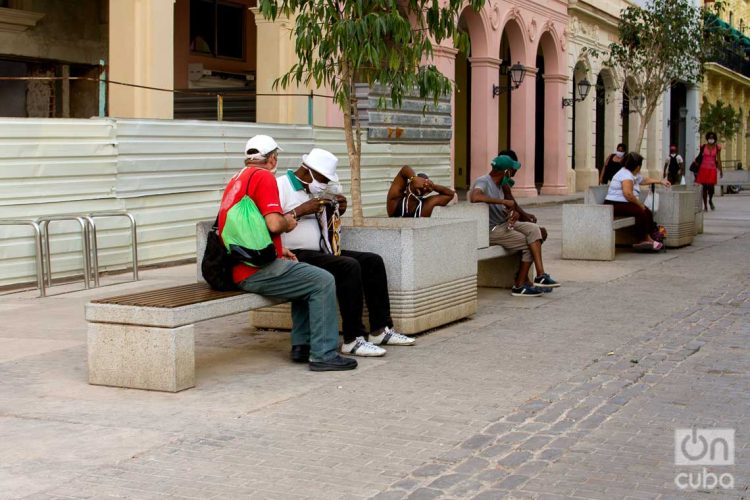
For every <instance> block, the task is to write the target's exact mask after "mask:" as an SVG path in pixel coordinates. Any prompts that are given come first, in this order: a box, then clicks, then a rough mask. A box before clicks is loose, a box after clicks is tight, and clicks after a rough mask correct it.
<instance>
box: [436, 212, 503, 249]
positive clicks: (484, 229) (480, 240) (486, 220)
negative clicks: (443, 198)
mask: <svg viewBox="0 0 750 500" xmlns="http://www.w3.org/2000/svg"><path fill="white" fill-rule="evenodd" d="M432 216H433V217H435V218H441V219H464V220H468V221H472V222H473V223H475V224H476V228H477V248H486V247H488V246H490V231H489V228H490V207H489V206H488V205H487V204H486V203H471V202H465V201H459V202H458V203H455V204H453V205H448V206H446V207H435V208H434V209H433V210H432Z"/></svg>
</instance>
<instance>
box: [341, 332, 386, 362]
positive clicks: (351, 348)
mask: <svg viewBox="0 0 750 500" xmlns="http://www.w3.org/2000/svg"><path fill="white" fill-rule="evenodd" d="M385 352H386V351H385V349H383V348H382V347H378V346H376V345H375V344H373V343H372V342H368V341H366V340H365V338H364V337H357V338H356V339H354V340H353V341H352V342H349V343H348V344H341V353H342V354H350V355H352V356H364V357H379V356H385Z"/></svg>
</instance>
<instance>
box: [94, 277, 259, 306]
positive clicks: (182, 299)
mask: <svg viewBox="0 0 750 500" xmlns="http://www.w3.org/2000/svg"><path fill="white" fill-rule="evenodd" d="M242 293H245V292H243V291H241V290H236V291H231V292H217V291H216V290H213V289H212V288H211V287H210V286H208V284H207V283H191V284H189V285H180V286H174V287H170V288H160V289H158V290H147V291H145V292H138V293H131V294H128V295H119V296H116V297H107V298H104V299H98V300H92V301H91V302H94V303H97V304H118V305H124V306H139V307H163V308H167V309H171V308H175V307H182V306H188V305H191V304H198V303H201V302H208V301H211V300H217V299H223V298H226V297H232V296H234V295H239V294H242Z"/></svg>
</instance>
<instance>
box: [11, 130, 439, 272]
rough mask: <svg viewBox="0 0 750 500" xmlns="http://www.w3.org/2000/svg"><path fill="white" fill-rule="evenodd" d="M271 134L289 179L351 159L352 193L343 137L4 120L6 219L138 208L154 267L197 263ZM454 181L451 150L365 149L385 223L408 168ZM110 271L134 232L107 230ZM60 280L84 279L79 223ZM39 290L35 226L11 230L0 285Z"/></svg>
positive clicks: (373, 204)
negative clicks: (200, 226) (255, 150)
mask: <svg viewBox="0 0 750 500" xmlns="http://www.w3.org/2000/svg"><path fill="white" fill-rule="evenodd" d="M259 133H265V134H268V135H271V136H273V137H274V138H276V140H277V142H278V143H279V145H280V146H281V147H282V148H283V149H284V151H283V153H282V154H281V156H280V158H279V166H278V173H279V174H280V175H281V174H283V173H284V172H285V171H286V169H287V168H292V169H294V168H296V167H297V166H299V164H300V163H301V157H302V155H303V154H304V153H306V152H307V151H309V150H310V148H312V147H313V146H318V147H322V148H326V149H329V150H330V151H332V152H333V153H334V154H336V155H337V156H338V157H339V160H340V163H339V165H340V177H341V180H342V185H343V188H344V190H345V192H346V193H347V194H348V192H349V179H350V175H349V170H348V165H349V160H348V156H347V153H346V144H345V142H344V134H343V130H341V129H328V128H316V129H313V128H311V127H308V126H300V125H267V124H242V123H220V122H204V121H177V120H175V121H169V120H119V119H92V120H54V119H52V120H50V119H38V120H37V119H0V217H2V218H17V217H38V216H42V215H52V214H63V213H85V212H91V211H98V210H122V209H125V210H128V211H129V212H131V213H132V214H133V215H134V216H135V219H136V221H137V223H138V240H139V244H138V253H139V262H140V263H141V264H142V265H149V264H157V263H168V262H174V261H179V260H185V259H192V258H195V224H196V222H198V221H201V220H207V219H212V218H213V217H215V215H216V211H217V209H218V204H219V199H220V196H221V192H222V190H223V188H224V185H225V183H226V182H227V180H228V179H229V177H231V176H232V175H233V174H234V173H235V172H237V170H239V169H240V168H242V166H243V149H244V145H245V141H247V139H248V138H249V137H251V136H253V135H255V134H259ZM404 164H409V165H411V166H413V167H414V168H415V169H416V170H417V171H424V172H427V173H428V174H429V175H430V177H432V178H433V179H434V180H435V181H436V182H438V183H443V184H448V183H449V180H450V148H449V146H448V145H434V144H433V145H415V144H408V145H406V144H404V145H401V144H389V143H380V144H367V143H363V158H362V179H363V182H362V187H363V193H364V195H363V203H364V209H365V215H367V216H384V215H385V194H386V192H387V190H388V187H389V186H390V181H391V179H392V178H393V177H394V176H395V175H396V172H398V170H399V169H400V168H401V166H402V165H404ZM97 228H98V229H99V231H98V236H99V238H98V243H99V257H100V269H101V270H118V269H123V268H125V267H127V266H129V263H130V253H129V250H128V245H129V231H128V229H127V227H126V224H124V221H123V220H120V219H102V220H101V221H98V222H97ZM51 233H52V244H51V246H52V253H53V260H52V267H53V270H54V272H55V276H56V277H58V276H70V275H75V274H81V272H82V271H81V269H82V262H81V258H80V246H81V245H80V238H79V236H78V233H77V232H76V225H75V223H70V222H57V223H54V225H53V226H52V230H51ZM34 281H35V267H34V245H33V241H32V239H31V237H30V230H29V228H12V227H0V287H2V286H6V285H12V284H18V283H31V282H34Z"/></svg>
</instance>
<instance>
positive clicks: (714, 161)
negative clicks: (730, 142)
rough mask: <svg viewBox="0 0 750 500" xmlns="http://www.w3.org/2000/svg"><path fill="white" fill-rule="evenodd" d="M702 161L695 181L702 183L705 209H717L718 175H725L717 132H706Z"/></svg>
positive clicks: (701, 154) (702, 148)
mask: <svg viewBox="0 0 750 500" xmlns="http://www.w3.org/2000/svg"><path fill="white" fill-rule="evenodd" d="M699 156H700V158H701V161H700V163H699V164H698V173H697V174H696V175H695V183H696V184H700V185H701V195H702V196H703V210H705V211H706V212H707V211H708V207H709V206H710V207H711V210H716V207H715V206H714V188H715V187H716V182H717V175H716V171H717V170H718V174H719V176H720V177H724V171H723V170H722V168H721V146H719V144H717V143H716V134H715V133H714V132H708V133H707V134H706V144H704V145H702V146H701V152H700V154H699Z"/></svg>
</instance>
